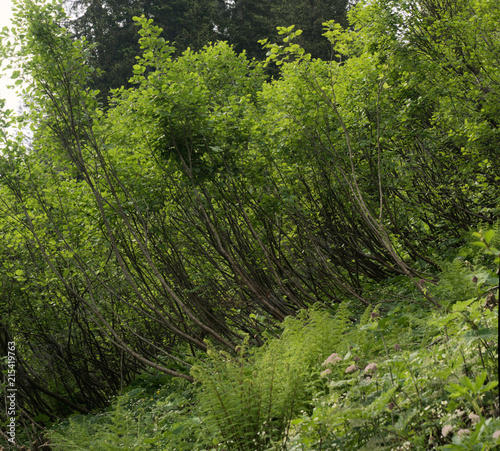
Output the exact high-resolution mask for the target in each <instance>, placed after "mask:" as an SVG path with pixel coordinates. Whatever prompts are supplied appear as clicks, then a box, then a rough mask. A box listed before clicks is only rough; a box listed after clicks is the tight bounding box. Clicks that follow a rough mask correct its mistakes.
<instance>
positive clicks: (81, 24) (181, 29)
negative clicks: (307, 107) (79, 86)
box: [64, 0, 348, 104]
mask: <svg viewBox="0 0 500 451" xmlns="http://www.w3.org/2000/svg"><path fill="white" fill-rule="evenodd" d="M64 3H65V5H66V7H67V8H68V9H69V10H70V11H71V12H72V14H73V16H74V18H73V19H72V20H71V21H69V23H68V26H69V27H70V29H71V30H72V31H73V33H74V34H75V36H76V37H79V38H81V37H85V38H86V39H87V40H88V42H90V43H91V44H92V48H91V57H90V58H89V60H88V63H89V64H91V65H92V66H93V67H95V69H97V70H96V71H95V72H94V73H93V74H92V76H91V81H90V84H91V86H92V87H93V88H94V89H98V90H100V92H101V94H100V95H99V100H100V101H101V102H103V103H105V104H107V95H108V93H109V90H110V89H113V88H119V87H121V86H128V87H129V86H130V84H129V79H130V77H131V76H132V66H133V64H134V60H135V56H136V55H137V54H138V53H139V45H138V43H137V31H138V29H137V26H136V24H135V23H134V21H133V20H132V18H133V17H134V16H141V15H144V16H145V17H146V18H147V19H153V20H154V22H155V25H157V26H159V27H161V28H162V37H163V38H164V39H166V40H168V41H169V42H171V43H172V44H173V45H174V46H175V52H176V54H177V55H181V54H182V52H184V51H185V50H186V49H188V48H190V49H191V50H201V49H202V48H203V46H204V45H207V44H209V43H211V42H215V41H217V40H224V41H227V42H228V43H229V44H231V45H232V46H234V48H235V49H236V51H237V52H238V53H240V52H243V51H245V52H246V54H247V56H248V57H249V58H254V57H255V58H257V59H259V60H263V59H265V51H264V50H263V49H262V46H260V45H259V43H258V41H259V40H260V39H264V38H273V39H276V38H277V36H278V35H277V31H276V27H277V26H278V25H290V24H296V25H297V26H299V27H300V28H301V29H302V30H304V34H303V36H302V37H301V44H302V45H303V46H304V47H305V48H306V50H307V51H308V52H311V53H312V55H313V56H314V57H318V58H323V59H330V58H331V56H332V55H331V47H330V46H329V45H328V42H327V41H326V40H325V39H323V38H322V33H323V29H322V27H323V25H322V24H323V22H325V21H326V20H332V19H334V20H336V21H337V22H339V23H341V24H342V25H347V20H346V13H347V8H348V2H347V0H321V1H318V0H316V1H315V2H313V4H312V5H311V3H310V2H306V1H304V0H293V1H290V0H286V1H285V0H281V1H276V0H273V1H269V0H251V1H248V0H235V1H231V2H228V1H224V0H202V1H201V0H168V1H165V0H126V1H125V0H111V1H106V2H102V1H101V0H66V1H65V2H64Z"/></svg>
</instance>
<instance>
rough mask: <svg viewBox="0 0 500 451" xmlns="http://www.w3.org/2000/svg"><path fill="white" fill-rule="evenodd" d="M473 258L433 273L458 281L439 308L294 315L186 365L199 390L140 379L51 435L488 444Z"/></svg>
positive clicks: (237, 445) (484, 293)
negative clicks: (258, 342)
mask: <svg viewBox="0 0 500 451" xmlns="http://www.w3.org/2000/svg"><path fill="white" fill-rule="evenodd" d="M465 252H467V253H469V254H470V253H471V252H472V250H471V248H470V247H468V246H467V247H465V248H464V249H462V253H465ZM472 253H474V254H475V257H474V258H473V259H472V260H473V263H472V262H471V263H470V267H465V266H460V265H455V266H452V267H449V268H448V269H446V270H444V271H443V272H442V273H441V274H440V275H441V276H442V277H443V278H448V279H454V278H463V276H466V280H462V281H461V284H460V286H459V287H460V288H462V289H466V290H468V293H466V294H465V297H464V293H463V292H462V293H461V292H460V290H453V289H449V290H448V289H443V288H441V287H440V288H439V289H438V288H437V287H436V288H435V289H433V290H432V291H434V290H438V291H440V293H441V295H443V296H445V297H446V298H448V299H450V305H452V307H451V308H450V310H449V311H448V312H447V313H445V314H442V313H438V312H435V311H434V312H432V311H422V309H420V308H419V306H418V304H414V303H406V304H403V303H400V304H399V305H396V306H395V305H394V304H390V303H389V304H387V303H384V304H380V305H378V306H375V307H368V308H367V309H366V310H365V312H364V313H363V314H362V315H361V316H360V320H359V321H358V322H356V324H352V322H351V321H350V320H349V314H350V313H352V312H350V311H349V306H348V305H347V303H343V304H341V305H340V306H339V307H338V309H337V310H336V312H335V313H333V312H330V311H326V310H323V309H319V308H313V309H309V310H308V311H307V312H306V311H301V312H300V314H299V315H297V316H296V317H294V318H291V317H290V318H287V320H286V321H285V322H284V323H283V332H282V334H281V335H280V337H279V338H270V339H269V340H268V341H267V342H266V344H265V345H264V346H263V347H261V348H259V349H253V350H250V349H248V348H247V345H246V343H244V344H243V345H242V346H241V348H240V349H239V352H238V354H237V355H236V356H231V355H229V354H227V353H223V352H217V351H215V350H210V351H209V353H208V359H207V360H205V361H204V362H203V363H197V364H196V365H195V366H194V367H193V370H192V374H193V375H194V376H195V377H196V380H197V381H198V385H197V386H196V387H193V386H190V387H189V386H187V385H186V384H185V383H178V382H175V381H173V380H172V381H171V380H168V379H167V378H165V380H161V379H160V378H153V377H146V378H145V377H142V378H139V379H138V380H137V381H136V382H135V383H134V384H132V386H131V387H130V388H129V391H128V393H126V394H125V395H122V396H120V397H118V398H116V400H115V401H114V403H113V405H112V406H111V407H110V409H109V410H108V411H106V412H102V413H100V414H97V415H89V416H81V415H80V416H74V417H72V418H70V419H69V420H66V421H65V422H64V423H61V424H60V425H58V426H57V427H55V428H53V429H52V431H51V432H50V434H49V436H50V437H51V441H52V442H53V443H55V444H58V445H59V446H61V448H62V449H70V447H73V448H76V449H85V448H90V449H102V447H103V446H105V444H106V445H109V446H111V447H112V446H113V445H114V446H116V447H120V446H121V447H127V448H130V449H169V450H170V449H171V450H183V449H185V450H197V449H199V450H206V449H214V450H215V449H242V450H245V449H249V450H250V449H262V450H267V449H289V450H309V449H315V450H319V449H356V450H357V449H365V450H383V449H387V450H388V449H400V450H404V449H429V448H431V449H442V450H461V449H464V450H465V449H481V450H493V449H496V448H497V446H498V445H499V444H500V434H498V433H497V434H496V435H494V434H495V432H496V431H499V430H500V419H499V418H498V382H497V380H498V373H497V362H498V328H497V327H496V326H497V323H498V309H497V308H495V309H494V310H491V309H490V308H489V307H487V306H485V299H486V298H487V297H488V294H489V293H491V292H492V288H493V286H492V284H494V283H496V277H495V278H492V277H491V275H490V272H489V271H488V270H487V269H486V267H484V266H482V265H481V263H487V262H486V261H485V259H484V258H481V257H480V256H478V255H477V252H472ZM472 274H474V275H475V276H476V277H477V279H478V280H483V282H475V283H474V282H473V280H472V278H473V277H471V275H472ZM402 288H403V287H399V289H402ZM467 296H472V297H471V298H467ZM332 313H333V314H332ZM332 351H335V352H332ZM117 428H118V429H117ZM110 449H113V448H110Z"/></svg>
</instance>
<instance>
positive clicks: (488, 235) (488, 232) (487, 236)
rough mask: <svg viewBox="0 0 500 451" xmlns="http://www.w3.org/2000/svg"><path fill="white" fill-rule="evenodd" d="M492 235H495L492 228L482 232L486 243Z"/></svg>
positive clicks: (488, 242)
mask: <svg viewBox="0 0 500 451" xmlns="http://www.w3.org/2000/svg"><path fill="white" fill-rule="evenodd" d="M494 236H495V231H494V230H488V231H487V232H485V234H484V241H485V242H486V244H490V242H491V239H492V238H493V237H494Z"/></svg>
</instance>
